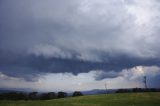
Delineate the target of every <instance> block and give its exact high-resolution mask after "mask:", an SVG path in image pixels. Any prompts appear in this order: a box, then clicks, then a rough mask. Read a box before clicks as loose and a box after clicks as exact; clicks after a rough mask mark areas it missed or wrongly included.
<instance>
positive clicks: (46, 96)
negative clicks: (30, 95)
mask: <svg viewBox="0 0 160 106" xmlns="http://www.w3.org/2000/svg"><path fill="white" fill-rule="evenodd" d="M55 98H56V93H54V92H49V93H43V94H41V95H40V99H41V100H47V99H55Z"/></svg>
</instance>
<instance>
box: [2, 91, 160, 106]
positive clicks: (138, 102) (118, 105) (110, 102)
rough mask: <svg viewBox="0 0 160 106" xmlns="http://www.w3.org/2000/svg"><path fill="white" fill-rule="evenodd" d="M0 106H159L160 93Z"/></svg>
mask: <svg viewBox="0 0 160 106" xmlns="http://www.w3.org/2000/svg"><path fill="white" fill-rule="evenodd" d="M0 106H160V93H159V92H156V93H120V94H108V95H92V96H81V97H71V98H64V99H55V100H42V101H40V100H35V101H0Z"/></svg>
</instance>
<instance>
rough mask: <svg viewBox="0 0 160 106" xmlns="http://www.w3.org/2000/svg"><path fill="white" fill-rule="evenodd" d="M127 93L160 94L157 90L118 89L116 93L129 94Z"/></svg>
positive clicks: (159, 90)
mask: <svg viewBox="0 0 160 106" xmlns="http://www.w3.org/2000/svg"><path fill="white" fill-rule="evenodd" d="M129 92H160V89H158V88H133V89H118V90H117V91H116V93H129Z"/></svg>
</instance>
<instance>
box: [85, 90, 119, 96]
mask: <svg viewBox="0 0 160 106" xmlns="http://www.w3.org/2000/svg"><path fill="white" fill-rule="evenodd" d="M116 91H117V89H108V90H107V91H106V90H105V89H93V90H89V91H82V93H83V94H84V95H95V94H112V93H115V92H116Z"/></svg>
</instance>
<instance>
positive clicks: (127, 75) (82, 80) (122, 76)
mask: <svg viewBox="0 0 160 106" xmlns="http://www.w3.org/2000/svg"><path fill="white" fill-rule="evenodd" d="M104 76H105V77H104ZM144 76H147V86H148V87H149V88H152V87H156V88H158V87H160V86H159V81H160V79H159V77H160V67H157V66H151V67H145V66H137V67H133V68H131V69H124V70H121V71H120V72H119V73H115V72H114V71H109V72H105V71H102V70H91V71H90V72H88V73H79V74H78V75H73V74H72V73H47V74H45V75H39V77H38V79H37V81H34V82H28V81H25V80H23V79H20V78H16V77H10V76H7V75H5V74H3V73H0V79H1V80H0V85H1V86H0V87H9V88H15V87H17V86H18V87H20V88H21V87H24V88H28V87H29V89H34V90H38V91H53V90H54V91H59V90H64V91H73V90H91V89H105V87H104V84H105V83H107V84H108V88H109V89H115V88H135V87H142V88H143V87H144V82H143V80H144ZM100 78H101V79H100ZM153 82H154V83H153ZM28 85H30V86H28ZM71 86H72V88H71Z"/></svg>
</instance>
